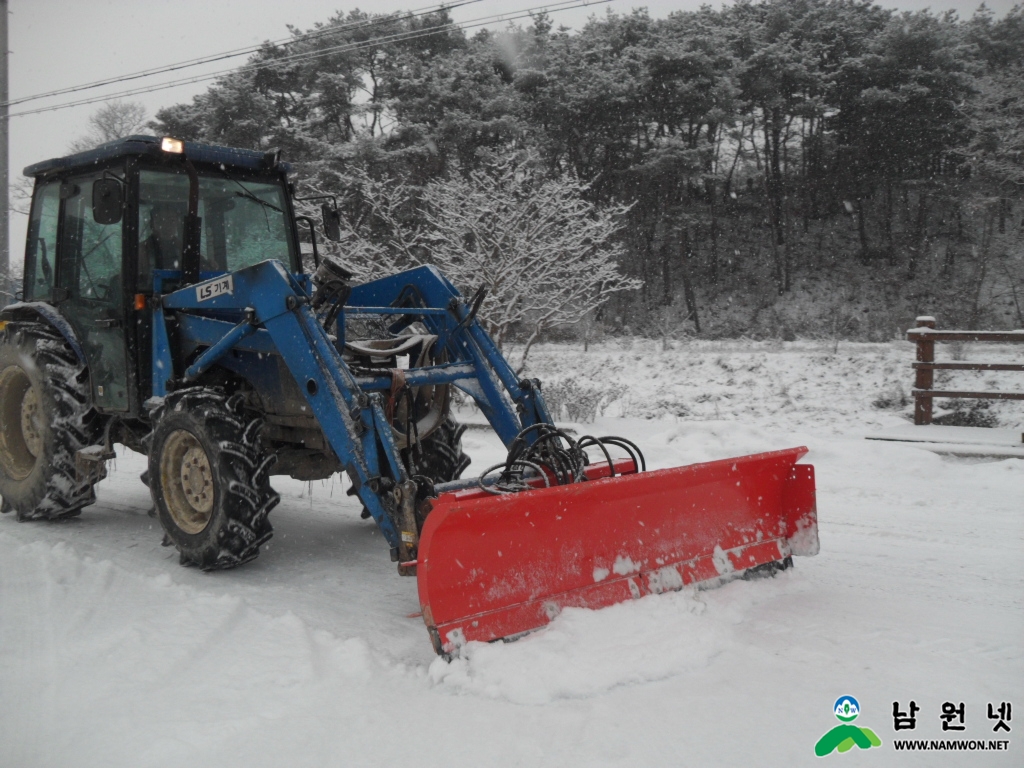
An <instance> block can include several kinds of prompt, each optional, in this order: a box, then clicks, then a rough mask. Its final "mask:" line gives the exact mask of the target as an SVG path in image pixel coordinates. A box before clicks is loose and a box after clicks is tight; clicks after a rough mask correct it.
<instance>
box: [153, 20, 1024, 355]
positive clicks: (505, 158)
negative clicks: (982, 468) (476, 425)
mask: <svg viewBox="0 0 1024 768" xmlns="http://www.w3.org/2000/svg"><path fill="white" fill-rule="evenodd" d="M291 31H292V39H291V40H290V41H289V42H288V43H286V44H279V45H270V44H267V45H265V46H263V48H262V49H261V50H260V52H259V53H257V54H255V55H254V56H253V57H252V58H251V59H250V60H249V62H248V63H247V64H246V65H244V66H242V67H240V68H239V69H238V70H237V71H235V72H233V73H232V74H230V75H228V76H226V77H223V78H221V79H220V80H218V81H216V82H215V83H214V85H213V86H211V87H210V88H209V89H208V90H207V91H206V92H205V93H203V94H201V95H199V96H197V97H195V98H194V99H193V100H192V101H191V102H190V103H184V104H177V105H174V106H170V107H167V108H165V109H162V110H160V111H159V112H158V113H157V114H156V118H155V120H154V122H153V123H151V127H152V128H153V129H154V130H156V131H159V132H162V133H166V134H169V135H174V136H178V137H181V138H185V139H191V140H201V141H209V142H216V143H220V144H228V145H233V146H240V147H249V148H256V149H268V148H271V147H280V148H281V150H282V153H283V157H284V159H285V160H287V161H289V162H291V163H293V164H294V165H295V167H296V176H295V180H296V188H297V194H298V195H299V196H303V195H313V194H329V195H334V196H336V199H337V201H338V205H339V207H340V210H341V212H342V219H343V223H344V235H345V239H344V240H343V241H342V243H341V244H340V245H338V246H335V248H336V249H337V251H338V253H339V255H340V256H342V257H343V258H345V259H347V260H349V261H351V262H352V264H353V267H354V268H355V269H356V271H357V272H362V273H364V274H373V273H381V272H389V271H393V270H394V269H400V268H403V267H405V266H411V265H414V264H416V263H439V264H440V265H441V266H442V267H443V268H444V269H446V270H447V269H451V270H454V274H455V282H456V283H457V284H459V286H460V288H462V289H463V290H464V292H473V291H474V290H476V289H477V287H478V285H477V283H478V284H480V285H486V286H487V287H488V288H490V290H491V296H492V299H490V300H489V303H492V310H493V311H499V310H500V311H501V312H503V313H504V314H503V315H502V316H503V317H504V318H505V319H504V320H503V321H502V323H503V324H502V325H501V327H500V328H497V327H496V326H494V325H492V330H496V331H499V332H500V334H501V335H502V336H503V337H505V338H508V339H517V340H527V339H529V340H535V339H537V338H581V339H596V338H600V337H601V336H602V335H605V334H620V333H628V334H640V335H646V336H650V337H656V338H663V339H667V338H682V337H687V336H700V337H705V338H721V337H738V336H748V337H751V338H779V339H783V340H791V339H795V338H836V339H838V338H847V339H859V340H886V339H892V338H896V337H900V336H902V333H903V331H904V330H905V329H906V328H908V327H910V326H911V325H913V319H914V317H915V316H916V315H920V314H931V315H935V316H937V317H938V321H939V326H940V327H946V328H952V327H962V328H971V329H1005V328H1024V201H1022V191H1024V7H1022V6H1017V7H1015V8H1014V9H1013V10H1012V11H1011V12H1009V13H1008V14H1006V15H1005V16H1003V17H998V18H997V17H996V16H995V15H994V14H993V13H991V12H990V11H989V10H987V9H986V8H985V7H984V6H981V7H980V8H979V9H978V10H977V11H975V12H974V13H973V14H972V15H971V16H970V17H969V18H965V19H961V18H959V17H958V16H957V15H956V14H954V13H946V14H941V15H937V14H935V13H932V12H928V11H923V12H914V13H910V12H899V11H895V10H891V9H886V8H883V7H881V6H879V5H875V4H872V3H870V2H859V1H856V0H770V1H766V0H762V1H760V2H752V1H750V0H739V2H735V3H733V4H731V5H727V6H724V7H722V8H721V9H714V8H711V7H709V6H705V7H703V8H702V9H701V10H699V11H695V12H677V13H672V14H669V15H668V16H667V17H666V18H662V19H655V18H651V17H650V15H649V14H648V13H647V12H646V11H645V10H642V9H638V10H633V11H632V12H629V13H613V12H608V13H606V14H604V15H595V16H592V17H591V19H590V20H589V22H588V23H586V24H585V25H584V26H582V27H581V28H580V29H578V30H570V29H567V28H564V27H558V26H556V24H555V22H554V20H553V19H552V18H551V17H549V16H547V15H544V14H540V15H535V16H533V17H531V19H530V22H529V23H528V24H525V25H519V26H513V25H509V26H508V27H506V28H504V29H503V30H501V31H493V30H484V31H479V32H475V33H473V34H467V32H466V31H464V30H462V29H460V28H459V27H458V26H457V25H455V24H454V23H453V22H452V20H451V18H450V16H449V14H448V12H446V11H443V10H441V11H433V12H430V13H400V14H392V15H374V14H367V13H363V12H361V11H352V12H351V13H348V14H338V15H336V16H335V17H333V18H330V19H328V20H326V21H324V22H323V23H321V24H318V25H316V26H315V27H314V28H313V29H310V30H298V29H292V30H291ZM556 263H557V264H558V265H559V267H558V268H557V269H556V268H553V267H552V264H556ZM588 275H589V277H587V276H588ZM580 281H582V282H580ZM569 284H572V285H574V286H576V287H575V288H574V289H573V290H566V286H567V285H569ZM556 288H557V289H561V290H560V291H559V290H554V289H556ZM545 291H547V292H546V293H545ZM531 299H532V301H531ZM502 308H504V309H502ZM551 310H557V311H551ZM487 311H488V308H487V307H486V305H485V309H484V313H486V312H487Z"/></svg>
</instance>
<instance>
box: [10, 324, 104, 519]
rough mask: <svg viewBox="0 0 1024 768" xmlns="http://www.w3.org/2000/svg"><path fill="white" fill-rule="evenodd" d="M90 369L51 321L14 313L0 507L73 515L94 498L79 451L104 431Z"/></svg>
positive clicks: (31, 515)
mask: <svg viewBox="0 0 1024 768" xmlns="http://www.w3.org/2000/svg"><path fill="white" fill-rule="evenodd" d="M103 426H104V424H103V417H102V416H101V415H100V414H99V413H98V412H97V411H96V410H95V409H94V408H93V407H92V405H91V402H90V393H89V371H88V369H87V368H86V366H85V365H84V364H83V363H82V362H81V361H80V360H79V359H78V356H77V355H76V354H75V351H74V350H73V349H72V348H71V346H70V345H69V344H68V342H67V341H66V340H65V339H64V337H63V336H61V334H60V333H59V332H58V331H57V330H56V329H55V328H53V326H51V325H49V324H47V323H41V322H32V321H21V320H9V321H7V323H6V324H5V325H4V327H3V330H2V331H0V495H2V496H3V502H2V505H0V511H3V512H11V511H14V512H16V513H17V515H18V519H19V520H36V519H42V520H55V519H60V518H65V517H73V516H74V515H77V514H79V513H80V512H81V510H82V508H83V507H86V506H88V505H89V504H92V503H93V502H94V501H95V500H96V495H95V493H94V492H93V483H94V482H95V478H90V479H83V480H80V479H78V475H77V473H76V471H75V453H76V452H77V451H79V450H81V449H82V448H86V447H88V446H90V445H93V444H95V443H98V442H99V441H101V440H102V439H103Z"/></svg>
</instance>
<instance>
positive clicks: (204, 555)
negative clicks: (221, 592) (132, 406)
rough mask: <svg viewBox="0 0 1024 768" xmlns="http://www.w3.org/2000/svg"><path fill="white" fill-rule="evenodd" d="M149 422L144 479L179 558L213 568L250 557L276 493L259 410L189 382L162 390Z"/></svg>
mask: <svg viewBox="0 0 1024 768" xmlns="http://www.w3.org/2000/svg"><path fill="white" fill-rule="evenodd" d="M153 423H154V428H153V432H152V434H151V435H150V437H149V447H148V450H149V486H150V491H151V492H152V494H153V503H154V505H155V506H156V514H157V517H158V518H159V520H160V524H161V525H162V526H163V528H164V530H165V531H166V532H167V537H168V538H169V539H170V541H171V542H172V543H173V544H174V545H175V546H176V547H177V548H178V551H179V553H180V554H181V564H182V565H195V566H198V567H199V568H201V569H203V570H204V571H213V570H221V569H225V568H234V567H235V566H236V565H241V564H242V563H247V562H249V561H250V560H252V559H254V558H255V557H256V556H257V555H258V554H259V549H260V546H261V545H262V544H264V543H266V542H267V541H268V540H269V539H270V537H271V536H272V535H273V528H272V527H271V525H270V521H269V520H268V519H267V516H268V514H269V513H270V510H272V509H273V508H274V507H275V506H276V505H277V503H278V501H280V497H279V496H278V495H277V494H276V493H275V492H274V489H273V488H271V487H270V480H269V474H270V468H271V467H272V466H273V464H274V462H275V461H276V459H277V456H276V455H275V454H273V453H269V452H268V451H267V450H266V448H265V447H264V445H263V442H262V439H261V435H260V432H261V430H262V428H263V419H262V417H261V416H259V415H255V414H254V413H253V412H251V411H246V410H244V409H243V407H242V398H241V397H240V396H235V397H230V398H229V397H227V396H226V395H225V394H224V393H222V392H221V391H220V390H216V389H209V388H204V387H196V388H193V389H186V390H181V391H180V392H175V393H173V394H171V395H168V396H167V397H166V399H165V400H164V403H163V405H162V406H160V407H159V408H158V409H157V411H156V412H155V413H154V414H153Z"/></svg>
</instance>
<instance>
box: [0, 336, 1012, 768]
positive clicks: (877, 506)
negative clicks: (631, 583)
mask: <svg viewBox="0 0 1024 768" xmlns="http://www.w3.org/2000/svg"><path fill="white" fill-rule="evenodd" d="M970 352H971V354H968V355H967V358H968V359H972V358H973V359H990V358H993V357H994V356H996V355H1003V356H1010V355H1011V353H1009V352H1006V351H1005V350H1004V351H1001V352H1000V351H998V350H996V351H984V352H975V351H974V350H971V351H970ZM1017 356H1018V357H1019V352H1018V353H1017ZM531 357H532V359H533V363H532V365H531V374H533V375H538V376H540V377H541V378H542V379H547V380H549V381H552V382H555V381H557V380H558V379H565V378H566V373H565V372H566V371H571V372H572V373H574V374H575V375H576V376H578V378H579V382H580V386H585V387H590V388H595V387H599V386H600V387H608V388H609V391H610V394H609V396H608V397H607V398H606V402H604V403H603V405H602V408H603V410H604V412H605V413H606V414H609V415H606V416H602V417H600V418H598V420H597V422H596V424H594V425H587V427H586V429H587V431H588V432H593V433H595V434H602V433H603V434H609V433H615V434H623V435H625V436H627V437H629V438H631V439H633V440H635V441H636V442H638V443H639V444H640V445H641V446H642V447H643V449H644V451H645V453H646V454H647V456H648V457H649V459H650V460H651V463H652V464H653V465H655V466H672V465H677V464H683V463H690V462H694V461H702V460H707V459H714V458H722V457H726V456H732V455H737V454H742V453H750V452H755V451H761V450H764V449H771V448H781V447H787V446H793V445H808V446H810V448H811V452H810V454H809V455H808V457H807V459H806V461H808V462H810V463H813V464H814V465H815V466H816V468H817V482H818V514H819V521H820V534H821V554H820V555H818V556H817V557H813V558H798V559H797V561H796V567H795V568H794V569H792V570H790V571H788V572H786V573H784V574H781V575H780V576H778V577H776V578H774V579H769V580H763V581H756V582H742V581H740V582H733V583H731V584H728V585H726V586H724V587H722V588H719V589H716V590H709V591H701V592H694V591H684V592H680V593H674V594H668V595H661V596H656V597H646V598H643V599H641V600H638V601H636V602H633V603H629V604H622V605H619V606H615V607H612V608H608V609H605V610H602V611H596V612H593V611H582V610H567V611H565V612H563V614H562V615H561V616H560V617H559V618H558V619H557V620H556V621H555V622H554V623H553V624H552V625H550V626H549V627H548V628H547V629H545V630H543V631H541V632H537V633H535V634H533V635H531V636H528V637H526V638H524V639H522V640H519V641H518V642H515V643H509V644H494V645H471V646H470V647H469V648H468V649H466V650H465V651H464V653H463V656H462V658H460V659H457V660H455V661H454V662H452V663H450V664H449V663H446V662H444V661H443V660H441V659H438V658H436V657H434V655H433V652H432V651H431V648H430V644H429V641H428V638H427V634H426V631H425V630H424V628H423V624H422V621H421V619H419V618H418V617H416V616H415V615H414V614H415V613H416V612H417V610H418V605H417V601H416V588H415V582H414V580H412V579H405V578H401V577H399V576H398V575H397V573H396V572H395V568H394V565H393V564H392V563H391V562H390V561H389V559H388V553H387V548H386V546H385V545H384V543H383V541H382V539H381V537H380V535H379V534H378V533H377V532H376V529H375V527H374V526H373V525H372V524H371V523H369V522H367V521H363V520H361V519H360V518H359V508H358V506H357V505H356V504H354V503H353V502H352V501H351V499H350V498H349V497H346V496H345V495H344V492H343V491H344V486H343V484H342V482H341V480H340V479H336V480H335V481H334V482H324V483H313V484H312V485H309V484H304V483H299V482H295V481H290V480H286V479H283V478H277V479H276V480H275V487H276V488H277V489H278V490H279V491H281V493H282V497H283V501H282V503H281V504H280V506H279V507H278V508H277V509H276V510H275V511H274V512H273V514H272V520H273V523H274V526H275V530H276V535H275V537H274V539H273V540H272V541H271V542H270V544H269V545H268V546H266V547H265V548H264V550H263V552H262V554H261V556H260V558H259V559H258V560H257V561H255V562H253V563H251V564H249V565H247V566H245V567H243V568H240V569H238V570H235V571H230V572H222V573H216V574H204V573H201V572H199V571H197V570H195V569H190V568H182V567H180V566H179V565H178V562H177V556H176V553H175V551H174V550H173V549H172V548H163V547H161V546H160V540H161V533H160V531H159V526H158V524H157V523H156V521H155V520H154V519H153V518H151V517H149V516H148V515H147V510H148V508H149V506H150V505H149V498H148V491H147V489H146V488H145V487H144V486H143V485H142V484H141V483H140V482H139V480H138V475H139V474H140V473H141V472H142V470H143V468H144V462H143V460H142V458H141V457H139V456H137V455H133V454H130V453H127V452H123V451H120V453H119V457H118V459H117V460H116V462H115V463H114V465H113V466H112V467H111V473H110V477H109V478H108V479H107V480H105V481H104V482H103V483H102V484H101V485H100V486H99V488H98V495H99V501H98V503H97V504H96V505H94V506H93V507H90V508H89V509H87V510H85V511H84V513H83V514H82V515H81V517H80V518H77V519H74V520H70V521H67V522H62V523H55V524H39V523H25V524H19V523H17V522H16V521H15V520H14V519H13V517H11V516H5V517H3V518H0V712H2V715H0V766H4V767H5V768H6V767H7V766H11V767H12V768H13V767H14V766H18V767H21V766H103V767H104V768H115V767H117V766H131V767H132V768H140V767H142V766H169V765H222V766H236V765H237V766H243V765H245V766H275V768H276V767H278V766H350V765H351V766H356V765H402V766H432V765H437V766H446V767H449V766H462V765H466V766H488V765H502V766H504V765H524V766H541V765H572V766H577V765H587V766H591V765H594V766H601V765H630V766H633V765H643V766H719V765H720V766H738V765H809V764H812V763H813V762H815V761H817V760H818V758H816V757H815V756H814V745H815V742H816V741H817V740H818V738H819V737H820V736H821V735H822V734H824V733H825V732H826V731H827V730H829V729H830V728H832V727H833V726H834V725H836V724H837V721H836V720H835V719H834V717H833V715H832V711H831V710H832V704H833V702H834V701H835V700H836V698H837V697H839V696H840V695H843V694H849V695H852V696H855V697H856V698H857V699H859V701H860V704H861V708H862V715H861V717H860V718H859V719H858V720H857V723H856V724H857V725H860V726H865V727H869V728H871V729H872V730H873V731H874V732H875V733H877V734H878V735H879V736H880V737H881V739H882V746H881V747H880V748H876V749H871V750H870V751H869V752H867V753H864V754H859V755H856V754H845V755H843V754H832V755H830V756H829V757H827V758H825V760H827V761H833V762H836V763H849V764H851V765H852V764H860V765H921V766H933V765H1014V766H1019V765H1022V764H1024V743H1022V742H1024V736H1021V735H1018V734H1020V733H1021V732H1022V731H1024V717H1022V715H1020V714H1017V713H1018V712H1024V695H1022V693H1024V654H1022V650H1024V605H1022V603H1024V460H1020V459H1007V460H962V459H951V458H943V457H940V456H937V455H934V454H932V453H929V452H927V451H924V450H922V449H920V448H915V447H913V446H910V445H903V444H894V443H881V442H875V441H866V440H864V439H863V438H864V435H865V434H867V433H868V432H871V431H875V430H878V429H881V428H884V427H886V426H894V425H897V424H904V423H906V422H905V419H904V416H905V413H906V411H907V408H906V407H903V408H902V409H901V408H899V407H897V408H896V409H880V408H877V407H875V406H874V405H873V403H875V402H876V401H877V400H879V398H880V397H881V396H882V395H885V394H886V393H889V395H890V397H889V399H890V400H891V399H892V398H891V393H892V389H893V387H894V386H897V385H899V386H902V388H903V390H904V391H908V390H909V388H910V372H909V361H910V359H911V358H912V351H911V348H910V347H909V345H906V344H899V343H895V344H891V345H888V344H857V345H854V344H849V345H847V344H841V345H839V346H838V348H837V349H833V347H832V345H821V344H812V343H799V342H797V343H793V344H774V345H773V344H768V343H760V344H757V343H752V342H720V343H711V342H702V343H699V344H689V345H680V346H679V347H678V348H677V349H674V350H670V351H669V352H664V353H663V352H661V351H660V345H656V344H650V343H644V342H636V343H634V344H632V345H629V348H626V345H621V344H609V345H604V346H599V347H597V348H596V349H592V350H591V351H590V352H587V353H583V352H582V351H581V350H580V349H579V348H572V349H569V348H568V347H564V346H555V345H552V346H544V347H541V348H540V349H538V350H536V351H535V352H534V353H531ZM655 374H657V377H658V378H655V377H654V375H655ZM982 383H984V380H983V382H982ZM1018 386H1019V384H1018ZM1006 388H1009V386H1007V387H1006ZM613 396H614V397H613ZM882 399H883V400H885V399H886V398H884V397H883V398H882ZM897 406H898V403H897ZM1014 407H1015V408H1016V409H1017V410H1013V409H1014ZM646 413H651V414H655V415H657V417H656V418H652V419H644V418H640V416H642V415H645V414H646ZM997 413H998V417H999V420H1000V423H1001V425H1002V426H1004V427H1011V426H1014V425H1015V424H1016V425H1017V426H1019V425H1020V424H1021V423H1022V422H1024V418H1021V406H1020V404H1010V406H1000V407H999V409H998V411H997ZM474 416H475V414H473V413H470V412H466V413H465V414H464V418H465V419H466V420H469V421H473V420H474ZM464 442H465V445H466V448H467V450H468V451H469V452H470V454H471V455H472V456H473V457H474V466H476V467H482V466H486V465H488V464H489V463H493V462H494V461H497V460H498V459H499V458H500V457H501V453H502V452H501V449H500V445H499V444H498V442H497V441H496V439H494V438H493V437H492V436H491V435H490V434H489V433H487V432H484V431H481V430H475V429H474V430H470V431H468V432H467V433H466V437H465V438H464ZM471 471H472V468H471V469H470V472H471ZM910 700H914V701H915V702H916V703H917V705H918V706H919V707H920V710H919V711H918V712H917V727H916V729H915V730H914V731H900V732H899V733H895V732H894V731H893V718H892V707H893V702H894V701H898V702H899V703H900V705H901V708H902V709H904V710H906V708H907V706H908V705H909V703H910ZM947 701H949V702H954V703H957V704H959V702H964V704H965V705H966V710H965V727H966V730H965V731H963V732H959V733H957V732H943V731H942V729H941V721H940V718H939V714H940V712H941V706H942V704H943V702H947ZM1007 701H1008V702H1011V703H1012V704H1013V705H1014V710H1015V711H1014V714H1016V715H1017V717H1016V718H1015V719H1014V720H1011V721H1010V722H1009V723H1008V724H1009V726H1010V727H1011V728H1012V729H1013V730H1012V731H1011V733H1010V734H1008V735H1007V734H1005V733H1004V734H1002V735H999V734H994V733H993V732H992V727H993V725H994V724H995V723H994V721H990V720H989V719H988V717H987V705H988V704H989V703H992V704H993V705H994V706H998V705H999V704H1000V703H1001V702H1007ZM906 736H911V737H913V738H925V739H931V738H936V739H937V738H943V737H949V736H953V737H955V738H960V737H963V738H967V739H983V740H987V739H989V738H1009V739H1010V745H1009V749H1008V750H1007V751H1002V752H984V753H983V752H975V753H971V754H958V753H949V752H930V753H918V754H911V753H898V752H896V751H895V750H894V749H893V740H894V738H897V737H898V738H904V737H906ZM853 751H854V752H859V751H860V750H857V749H854V750H853Z"/></svg>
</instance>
